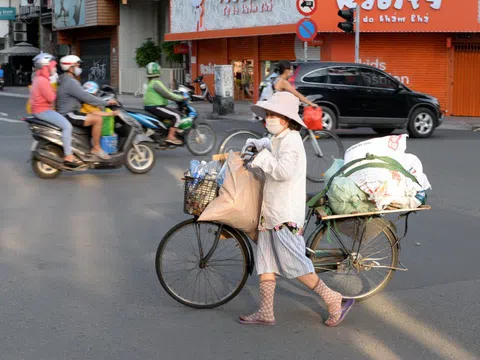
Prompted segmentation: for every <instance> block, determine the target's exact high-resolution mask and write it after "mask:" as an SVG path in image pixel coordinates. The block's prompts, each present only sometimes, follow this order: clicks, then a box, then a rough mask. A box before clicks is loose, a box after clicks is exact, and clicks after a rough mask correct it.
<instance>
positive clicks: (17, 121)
mask: <svg viewBox="0 0 480 360" xmlns="http://www.w3.org/2000/svg"><path fill="white" fill-rule="evenodd" d="M0 121H5V122H9V123H23V121H22V120H15V119H8V118H3V117H0Z"/></svg>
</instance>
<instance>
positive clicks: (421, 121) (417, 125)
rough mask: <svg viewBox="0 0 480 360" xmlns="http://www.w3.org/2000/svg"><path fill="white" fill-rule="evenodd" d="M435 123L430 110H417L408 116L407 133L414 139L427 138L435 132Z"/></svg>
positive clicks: (434, 117)
mask: <svg viewBox="0 0 480 360" xmlns="http://www.w3.org/2000/svg"><path fill="white" fill-rule="evenodd" d="M436 121H437V119H436V116H435V114H434V113H433V112H432V111H431V110H429V109H427V108H420V109H417V110H415V111H414V112H413V113H412V115H411V116H410V120H409V122H408V133H409V134H410V136H411V137H414V138H428V137H430V136H431V135H432V134H433V131H434V130H435V124H436Z"/></svg>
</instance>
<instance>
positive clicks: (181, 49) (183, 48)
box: [173, 44, 189, 55]
mask: <svg viewBox="0 0 480 360" xmlns="http://www.w3.org/2000/svg"><path fill="white" fill-rule="evenodd" d="M188 50H189V49H188V45H187V44H177V45H175V46H174V47H173V53H174V54H182V55H186V54H188Z"/></svg>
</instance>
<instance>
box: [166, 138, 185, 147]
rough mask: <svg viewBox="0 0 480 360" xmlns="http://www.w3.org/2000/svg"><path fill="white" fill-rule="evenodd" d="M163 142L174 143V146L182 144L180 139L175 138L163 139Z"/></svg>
mask: <svg viewBox="0 0 480 360" xmlns="http://www.w3.org/2000/svg"><path fill="white" fill-rule="evenodd" d="M165 142H166V143H167V144H171V145H175V146H180V145H183V141H182V140H178V139H175V140H169V139H167V140H165Z"/></svg>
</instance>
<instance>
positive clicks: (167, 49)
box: [160, 41, 183, 64]
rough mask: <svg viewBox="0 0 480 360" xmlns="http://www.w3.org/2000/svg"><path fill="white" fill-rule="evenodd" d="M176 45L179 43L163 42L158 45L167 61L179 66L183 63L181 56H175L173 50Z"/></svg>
mask: <svg viewBox="0 0 480 360" xmlns="http://www.w3.org/2000/svg"><path fill="white" fill-rule="evenodd" d="M178 44H180V41H165V42H163V43H162V45H160V46H161V49H162V52H163V53H164V54H165V58H166V60H167V61H169V62H172V63H179V64H181V63H183V55H182V54H175V52H174V50H173V49H174V47H175V45H178Z"/></svg>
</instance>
